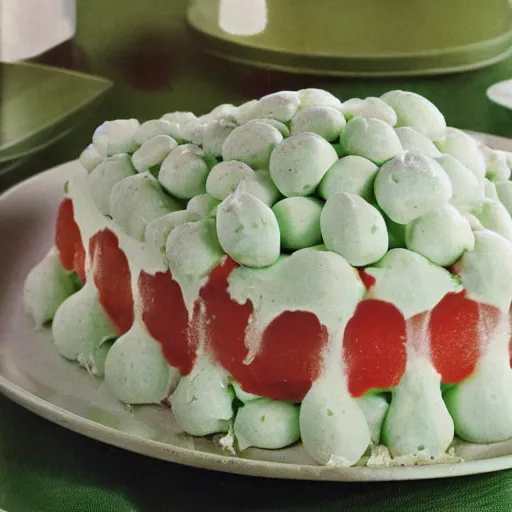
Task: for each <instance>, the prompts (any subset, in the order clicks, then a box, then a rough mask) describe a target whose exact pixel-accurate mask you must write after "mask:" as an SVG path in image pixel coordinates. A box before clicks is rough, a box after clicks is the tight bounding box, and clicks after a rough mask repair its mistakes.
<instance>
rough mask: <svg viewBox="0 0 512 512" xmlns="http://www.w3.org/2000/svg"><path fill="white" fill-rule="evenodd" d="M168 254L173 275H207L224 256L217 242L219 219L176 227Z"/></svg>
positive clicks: (167, 246) (168, 241)
mask: <svg viewBox="0 0 512 512" xmlns="http://www.w3.org/2000/svg"><path fill="white" fill-rule="evenodd" d="M176 213H178V212H176ZM180 213H181V212H180ZM166 254H167V259H168V260H169V266H170V268H171V270H172V272H173V274H174V273H176V274H177V275H185V276H200V277H202V276H205V275H207V274H208V273H209V272H210V271H211V270H213V269H214V268H215V267H216V266H217V265H218V264H219V262H220V260H221V259H222V257H223V256H224V253H223V251H222V248H221V246H220V244H219V241H218V239H217V233H216V231H215V220H214V219H201V220H199V221H196V222H184V223H180V224H178V225H176V226H175V227H174V228H173V229H172V231H171V232H170V234H169V236H168V238H167V243H166Z"/></svg>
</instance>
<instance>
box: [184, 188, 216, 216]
mask: <svg viewBox="0 0 512 512" xmlns="http://www.w3.org/2000/svg"><path fill="white" fill-rule="evenodd" d="M219 204H220V201H219V200H218V199H215V198H214V197H212V196H211V195H210V194H199V195H197V196H194V197H193V198H192V199H190V201H189V202H188V203H187V211H189V212H193V213H197V214H198V215H200V216H201V217H215V215H216V214H217V207H218V206H219Z"/></svg>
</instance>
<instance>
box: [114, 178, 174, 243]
mask: <svg viewBox="0 0 512 512" xmlns="http://www.w3.org/2000/svg"><path fill="white" fill-rule="evenodd" d="M181 209H182V206H181V204H180V203H178V201H176V199H173V198H172V197H169V196H168V195H167V194H166V193H165V192H164V191H163V190H162V187H161V186H160V184H159V183H158V181H157V180H156V179H155V178H154V177H153V176H152V175H151V174H149V173H139V174H137V175H135V176H129V177H128V178H125V179H124V180H121V181H119V182H117V183H116V184H115V185H114V187H113V188H112V191H111V192H110V196H109V213H110V216H111V217H112V218H113V219H114V221H115V222H116V224H117V225H118V226H119V227H120V228H121V229H122V230H123V231H124V232H125V233H126V234H128V235H130V236H131V237H133V238H135V239H137V240H139V241H142V240H143V239H144V231H145V229H146V226H147V225H148V224H149V223H150V222H152V221H154V220H155V219H158V217H162V216H163V215H166V214H167V213H169V212H172V211H177V210H181Z"/></svg>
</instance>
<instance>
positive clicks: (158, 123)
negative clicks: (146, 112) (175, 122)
mask: <svg viewBox="0 0 512 512" xmlns="http://www.w3.org/2000/svg"><path fill="white" fill-rule="evenodd" d="M172 133H173V129H172V124H171V123H170V122H169V121H166V120H165V119H150V120H149V121H146V122H144V123H142V124H141V125H140V126H139V128H138V129H137V131H136V132H135V136H134V138H135V142H136V143H137V144H138V145H139V146H142V145H143V144H144V143H145V142H147V141H148V140H149V139H152V138H153V137H156V136H157V135H169V136H172Z"/></svg>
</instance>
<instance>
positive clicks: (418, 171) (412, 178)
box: [375, 152, 452, 224]
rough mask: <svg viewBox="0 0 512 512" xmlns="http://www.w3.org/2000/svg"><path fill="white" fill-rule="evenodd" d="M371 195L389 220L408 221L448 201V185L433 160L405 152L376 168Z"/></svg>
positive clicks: (448, 181)
mask: <svg viewBox="0 0 512 512" xmlns="http://www.w3.org/2000/svg"><path fill="white" fill-rule="evenodd" d="M375 197H376V198H377V202H378V204H379V206H380V207H381V208H382V210H383V211H384V212H385V213H386V215H387V216H388V217H389V218H390V219H391V220H392V221H394V222H397V223H398V224H409V222H412V221H413V220H414V219H417V218H418V217H420V216H421V215H424V214H426V213H428V212H430V211H433V210H436V209H437V208H440V207H441V206H443V205H445V204H446V203H448V201H449V200H450V199H451V197H452V186H451V183H450V179H449V178H448V176H447V174H446V173H445V172H444V170H443V168H442V167H441V166H440V165H439V164H438V163H437V162H436V161H435V160H434V159H432V158H429V157H428V156H425V155H422V154H421V153H412V152H405V153H401V154H400V155H398V156H397V157H395V158H393V159H392V160H389V161H388V162H386V163H385V164H384V165H383V166H382V167H381V168H380V170H379V172H378V173H377V177H376V179H375Z"/></svg>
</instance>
